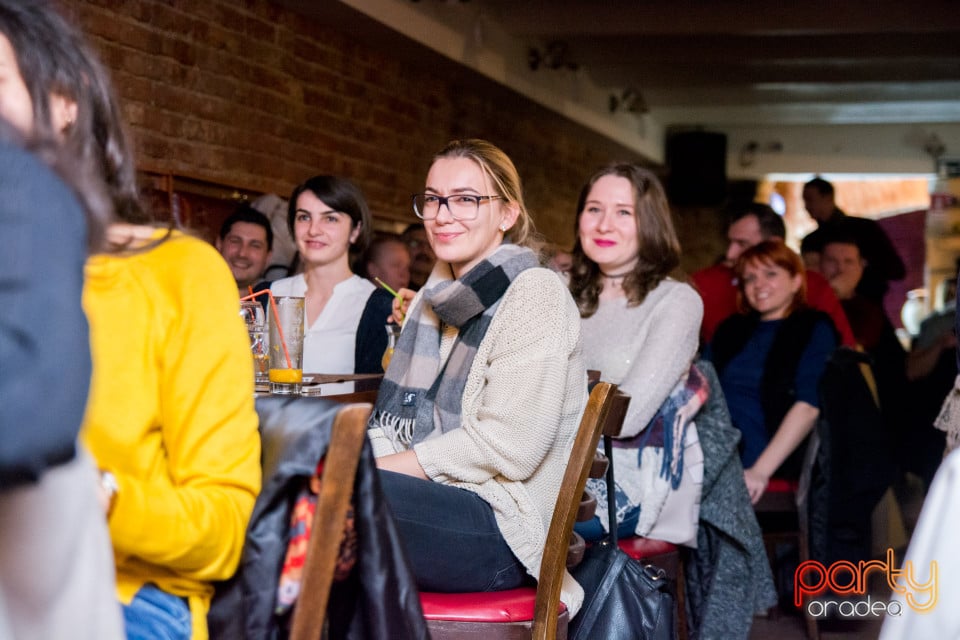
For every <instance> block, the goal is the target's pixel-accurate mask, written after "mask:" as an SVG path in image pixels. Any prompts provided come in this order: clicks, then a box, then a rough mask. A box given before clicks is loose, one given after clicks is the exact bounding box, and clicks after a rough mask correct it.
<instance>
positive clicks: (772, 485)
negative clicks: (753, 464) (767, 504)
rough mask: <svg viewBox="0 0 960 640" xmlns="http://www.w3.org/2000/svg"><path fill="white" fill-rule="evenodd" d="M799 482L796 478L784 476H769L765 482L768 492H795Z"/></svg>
mask: <svg viewBox="0 0 960 640" xmlns="http://www.w3.org/2000/svg"><path fill="white" fill-rule="evenodd" d="M799 487H800V483H799V482H797V481H796V480H786V479H784V478H770V482H768V483H767V492H768V493H796V492H797V489H798V488H799Z"/></svg>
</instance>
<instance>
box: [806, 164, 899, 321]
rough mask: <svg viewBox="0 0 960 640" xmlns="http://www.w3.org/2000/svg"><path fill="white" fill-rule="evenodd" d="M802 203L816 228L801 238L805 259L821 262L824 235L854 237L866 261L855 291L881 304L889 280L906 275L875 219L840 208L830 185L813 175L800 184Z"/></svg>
mask: <svg viewBox="0 0 960 640" xmlns="http://www.w3.org/2000/svg"><path fill="white" fill-rule="evenodd" d="M803 205H804V207H806V209H807V213H809V214H810V217H811V218H813V219H814V220H816V221H817V230H816V231H813V232H812V233H809V234H807V236H806V237H805V238H804V239H803V242H802V251H803V255H804V259H805V260H810V261H811V263H814V264H816V263H817V262H818V261H822V253H823V248H824V245H825V244H826V238H827V237H828V236H829V235H830V234H831V233H835V232H836V231H837V230H838V229H843V233H846V234H849V235H851V236H852V237H853V238H854V239H855V240H856V243H857V245H858V246H859V247H860V251H861V254H862V256H863V259H864V260H865V261H866V268H865V270H864V273H863V277H862V278H861V280H860V284H858V285H857V293H859V294H860V295H862V296H864V297H865V298H867V299H868V300H872V301H873V302H876V303H877V304H880V305H882V304H883V297H884V296H885V295H886V294H887V290H888V289H889V288H890V281H891V280H902V279H903V277H904V276H906V274H907V268H906V266H905V265H904V264H903V259H902V258H900V254H899V253H897V250H896V248H895V247H894V246H893V243H892V242H891V241H890V238H889V237H888V236H887V234H886V232H885V231H884V230H883V228H882V227H881V226H880V225H879V224H877V222H876V221H874V220H871V219H869V218H860V217H857V216H848V215H847V214H846V213H844V212H843V211H841V210H840V209H839V208H838V207H837V205H836V202H834V188H833V185H832V184H830V183H829V182H827V181H826V180H824V179H823V178H819V177H818V178H814V179H813V180H810V181H809V182H807V183H806V184H805V185H803ZM821 269H822V263H821Z"/></svg>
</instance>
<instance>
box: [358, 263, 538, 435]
mask: <svg viewBox="0 0 960 640" xmlns="http://www.w3.org/2000/svg"><path fill="white" fill-rule="evenodd" d="M537 266H539V261H538V260H537V257H536V254H534V253H533V251H531V250H530V249H527V248H525V247H518V246H516V245H512V244H503V245H500V247H498V248H497V250H496V251H494V252H493V254H491V255H490V256H489V257H488V258H487V259H486V260H483V261H482V262H480V263H479V264H478V265H477V266H475V267H474V268H473V269H471V270H470V271H469V272H467V273H466V274H465V275H464V276H463V277H462V278H460V279H459V280H444V281H442V282H439V283H437V284H436V285H434V286H432V287H431V288H430V289H428V290H426V291H424V293H423V297H422V298H421V299H420V302H419V304H417V306H416V307H414V308H413V309H412V310H411V311H410V314H409V317H408V319H407V322H406V324H405V325H404V327H403V332H402V333H401V334H400V338H399V339H398V340H397V345H396V348H395V349H394V352H393V357H392V359H391V360H390V366H389V368H388V369H387V372H386V375H385V376H384V378H383V382H382V383H381V385H380V392H379V393H378V395H377V404H376V406H375V407H374V411H373V414H372V415H371V416H370V422H369V426H370V427H375V426H376V427H381V428H382V429H383V431H384V433H385V434H387V435H390V436H391V437H392V438H394V440H395V441H397V442H400V443H401V444H403V446H405V447H409V446H411V445H414V444H416V443H418V442H420V441H421V440H423V439H425V438H426V437H427V436H429V435H430V434H431V433H433V432H434V430H436V429H438V428H439V429H440V430H441V432H447V431H450V430H452V429H457V428H459V427H460V406H461V399H462V397H463V389H464V386H465V384H466V381H467V375H468V373H469V372H470V366H471V365H472V364H473V359H474V357H475V356H476V353H477V347H478V346H479V345H480V342H481V341H482V340H483V337H484V336H485V335H486V333H487V328H488V327H489V326H490V321H491V320H492V318H493V315H494V313H496V310H497V307H498V306H499V304H500V300H501V299H502V297H503V294H504V293H505V292H506V291H507V289H508V288H509V287H510V283H511V282H513V280H514V278H516V277H517V276H518V275H519V274H520V273H522V272H523V271H525V270H527V269H530V268H533V267H537ZM441 323H443V324H447V325H451V326H454V327H457V328H458V329H459V333H458V335H457V339H456V341H455V342H454V345H453V348H452V350H451V352H450V356H449V357H448V358H447V361H446V362H444V363H442V362H440V333H441ZM434 412H436V416H437V417H439V425H437V424H435V423H434V422H435V421H434Z"/></svg>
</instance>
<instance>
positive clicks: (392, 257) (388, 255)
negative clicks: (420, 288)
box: [357, 231, 410, 291]
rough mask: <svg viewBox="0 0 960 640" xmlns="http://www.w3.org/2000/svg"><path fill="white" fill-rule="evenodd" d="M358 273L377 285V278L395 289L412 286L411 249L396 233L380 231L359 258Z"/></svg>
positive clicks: (374, 235)
mask: <svg viewBox="0 0 960 640" xmlns="http://www.w3.org/2000/svg"><path fill="white" fill-rule="evenodd" d="M357 266H358V269H357V274H358V275H360V276H363V277H364V278H368V279H370V280H371V281H373V282H374V284H376V285H377V286H380V285H379V284H377V283H376V280H374V279H375V278H379V279H380V280H381V281H382V282H385V283H386V284H387V286H389V287H390V288H391V289H393V290H394V291H399V290H400V289H407V288H409V287H410V251H409V250H408V249H407V245H406V243H404V241H403V240H402V239H401V238H400V236H398V235H397V234H395V233H384V232H382V231H378V232H377V233H375V234H373V240H371V241H370V246H369V247H367V250H366V251H365V252H364V253H363V255H361V256H360V259H359V260H357Z"/></svg>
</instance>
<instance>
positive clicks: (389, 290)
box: [373, 276, 406, 318]
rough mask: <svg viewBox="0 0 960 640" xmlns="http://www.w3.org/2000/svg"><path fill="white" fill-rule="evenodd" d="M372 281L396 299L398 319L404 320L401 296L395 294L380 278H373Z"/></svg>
mask: <svg viewBox="0 0 960 640" xmlns="http://www.w3.org/2000/svg"><path fill="white" fill-rule="evenodd" d="M373 279H374V280H376V281H377V283H379V285H380V286H381V287H383V288H384V289H386V290H387V293H389V294H391V295H392V296H393V297H394V298H396V299H397V300H398V301H399V302H400V317H401V318H405V317H406V316H405V315H404V313H403V296H402V295H400V294H399V293H397V292H396V291H394V290H393V289H391V288H390V285H388V284H387V283H386V282H384V281H383V280H381V279H380V278H378V277H376V276H374V277H373Z"/></svg>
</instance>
